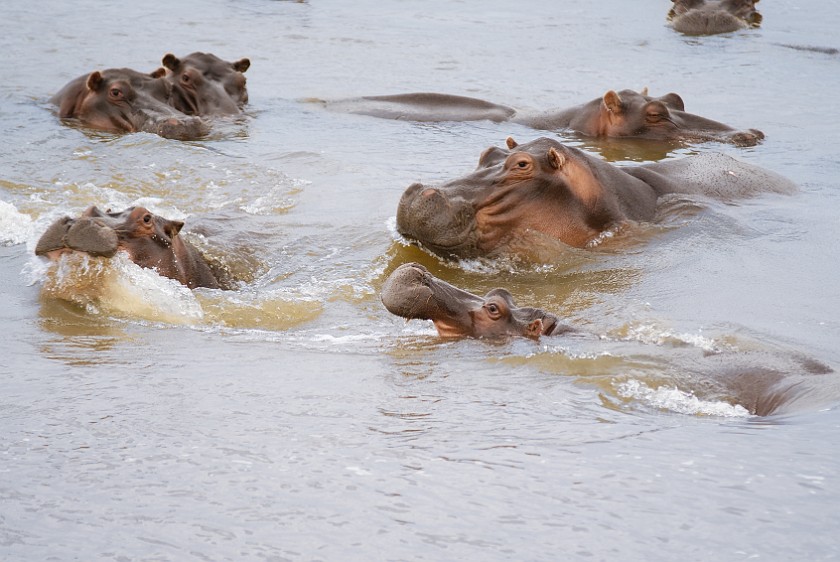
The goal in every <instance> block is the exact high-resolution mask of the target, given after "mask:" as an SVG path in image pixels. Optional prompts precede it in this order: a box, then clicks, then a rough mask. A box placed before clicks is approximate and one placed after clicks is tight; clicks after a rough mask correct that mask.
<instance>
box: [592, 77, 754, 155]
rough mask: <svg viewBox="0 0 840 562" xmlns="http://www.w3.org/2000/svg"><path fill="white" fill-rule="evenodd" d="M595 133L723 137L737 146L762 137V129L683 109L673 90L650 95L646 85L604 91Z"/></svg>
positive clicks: (667, 137)
mask: <svg viewBox="0 0 840 562" xmlns="http://www.w3.org/2000/svg"><path fill="white" fill-rule="evenodd" d="M598 134H599V136H606V137H634V138H640V139H652V140H678V141H690V142H703V141H724V142H732V143H733V144H736V145H739V146H753V145H755V144H757V143H758V141H760V140H761V139H763V138H764V133H762V132H761V131H758V130H756V129H749V130H746V131H737V130H735V129H733V128H732V127H730V126H729V125H726V124H724V123H719V122H718V121H713V120H711V119H706V118H705V117H701V116H699V115H694V114H692V113H687V112H686V111H685V103H683V100H682V98H681V97H680V96H679V95H677V94H675V93H670V94H666V95H664V96H661V97H658V98H654V97H650V96H648V95H647V89H645V90H643V91H642V92H641V93H640V92H635V91H633V90H622V91H621V92H615V91H613V90H610V91H608V92H607V93H605V94H604V96H603V97H602V99H601V104H600V115H599V123H598Z"/></svg>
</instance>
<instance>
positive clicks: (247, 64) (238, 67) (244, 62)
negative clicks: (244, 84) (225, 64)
mask: <svg viewBox="0 0 840 562" xmlns="http://www.w3.org/2000/svg"><path fill="white" fill-rule="evenodd" d="M249 68H251V59H248V58H244V59H239V60H238V61H236V62H235V63H233V69H234V70H235V71H237V72H245V71H246V70H248V69H249Z"/></svg>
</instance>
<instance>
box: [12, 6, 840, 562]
mask: <svg viewBox="0 0 840 562" xmlns="http://www.w3.org/2000/svg"><path fill="white" fill-rule="evenodd" d="M662 4H663V3H660V2H620V1H617V0H610V1H608V2H602V3H597V5H596V3H593V2H586V1H578V2H554V3H550V2H526V3H520V4H511V3H509V2H508V3H505V2H495V1H494V2H482V3H472V2H457V1H456V2H451V1H450V2H414V1H400V2H397V1H394V2H370V1H368V0H362V1H359V2H353V3H346V2H335V1H319V0H313V1H311V2H309V3H296V2H273V1H268V0H247V1H245V2H235V3H234V2H223V1H217V2H195V1H189V2H178V3H174V4H165V5H164V4H160V5H156V4H149V3H136V4H134V5H127V4H125V3H116V2H96V3H93V2H91V3H86V2H81V3H80V2H75V3H72V4H71V3H59V2H47V3H41V4H39V5H38V6H37V7H36V6H34V5H29V4H26V3H20V4H15V5H10V6H5V7H4V10H3V12H4V14H3V17H2V18H0V49H2V51H3V52H4V53H5V56H4V57H3V59H2V62H0V68H2V70H3V73H2V75H3V81H2V85H0V125H2V130H3V131H4V138H5V142H4V149H3V150H2V151H0V241H2V247H0V283H2V286H3V287H4V291H3V294H4V306H3V308H2V316H0V318H2V322H3V327H4V330H3V333H4V334H5V337H3V338H2V341H0V358H2V359H1V361H2V363H0V365H2V367H0V380H2V382H3V388H4V392H3V396H2V399H0V430H2V431H0V435H2V437H0V474H1V475H2V478H0V498H2V503H0V558H3V559H9V560H46V559H56V560H74V559H79V560H99V559H103V560H187V559H199V560H200V559H206V560H463V559H484V560H558V559H569V560H652V559H662V560H673V559H688V560H710V559H719V560H742V559H743V560H746V559H760V560H833V559H836V558H838V557H840V543H838V541H837V539H836V537H835V535H836V529H837V527H838V525H840V508H838V507H837V506H838V499H840V498H838V493H837V485H836V484H837V483H836V479H837V474H838V470H840V457H838V454H837V448H836V443H837V442H838V426H840V417H839V416H838V410H837V404H838V403H840V376H838V374H837V373H834V372H832V373H827V374H819V373H821V372H822V371H823V370H824V369H822V367H821V366H822V365H824V366H828V367H833V368H835V369H837V367H838V366H840V354H838V350H837V349H838V348H837V343H838V341H840V322H838V320H837V318H838V316H840V299H838V290H837V287H836V286H837V280H838V265H837V264H838V261H840V260H838V258H840V252H838V249H837V244H836V243H835V241H836V240H837V238H838V234H840V218H838V211H837V209H838V208H840V195H838V193H840V192H838V179H837V178H838V177H840V157H838V151H837V146H838V142H840V134H838V132H837V118H836V116H837V115H838V113H840V111H838V110H840V107H838V98H837V95H836V92H837V91H838V86H840V57H838V56H837V55H835V54H831V52H821V51H809V50H801V49H791V48H789V47H785V46H784V45H806V46H814V47H821V48H832V47H833V48H837V47H840V44H838V42H837V36H836V29H837V28H838V26H839V25H840V2H837V1H836V0H833V1H827V2H823V3H821V5H820V12H819V13H816V14H815V13H814V8H813V7H812V6H811V5H810V4H809V3H804V2H767V5H766V6H765V5H764V2H762V4H761V5H760V7H761V10H762V13H763V15H764V24H763V27H762V28H761V29H759V30H750V31H745V32H741V33H735V34H731V35H726V36H720V37H709V38H685V37H682V36H680V35H678V34H676V33H674V32H673V31H672V30H670V29H668V28H667V27H666V26H665V13H666V12H667V7H668V6H667V4H668V3H667V2H665V3H664V4H666V5H662ZM196 50H204V51H211V52H214V53H216V54H217V55H219V56H222V57H223V58H226V59H236V58H240V57H243V56H247V57H250V58H251V61H252V66H251V68H250V69H249V70H248V72H247V76H248V85H249V91H250V94H251V95H250V97H251V103H250V108H249V111H248V115H247V116H246V117H245V118H244V119H242V120H238V121H232V122H227V123H219V124H217V126H216V129H215V130H214V132H213V134H212V135H211V137H210V138H209V139H207V140H203V141H200V142H179V141H173V140H167V139H162V138H159V137H156V136H153V135H148V134H133V135H122V136H119V135H109V134H96V133H90V132H85V131H81V130H78V129H74V128H71V127H67V126H65V125H62V124H61V123H60V122H59V121H58V120H57V119H56V117H55V116H54V115H53V114H52V113H51V112H50V111H49V107H48V105H47V104H46V100H47V99H48V98H49V96H50V95H51V94H52V93H54V92H55V91H56V90H57V89H59V88H60V87H61V86H62V85H63V84H64V83H66V82H67V81H68V80H70V79H72V78H74V77H76V76H78V75H80V74H82V73H84V72H87V71H89V70H92V69H95V68H106V67H116V66H128V67H133V68H136V69H138V70H145V69H148V70H152V69H153V68H155V67H156V66H158V64H159V61H160V59H161V57H162V56H163V55H164V54H165V53H166V52H170V51H171V52H174V53H176V54H179V55H184V54H187V53H189V52H192V51H196ZM644 86H648V87H649V88H650V91H651V93H652V94H653V95H661V94H663V93H666V92H668V91H676V92H678V93H679V94H680V95H682V97H683V98H684V99H685V102H686V108H687V109H688V110H689V111H692V112H695V113H698V114H701V115H704V116H707V117H710V118H713V119H717V120H720V121H723V122H726V123H729V124H732V125H734V126H737V127H742V128H747V127H755V128H759V129H761V130H763V131H764V132H765V133H766V134H767V139H766V141H765V142H764V143H762V144H761V145H759V146H757V147H754V148H747V149H739V148H735V147H730V146H721V145H715V144H706V145H699V146H696V147H693V148H690V149H689V148H684V147H683V148H678V147H674V148H673V149H670V150H669V149H667V148H666V149H663V148H662V147H659V146H652V145H645V144H641V145H640V144H632V143H627V142H592V141H582V140H580V139H577V138H574V137H572V136H568V135H563V136H561V138H563V139H564V140H566V141H568V142H570V143H574V144H576V145H578V146H582V147H583V148H585V149H587V150H590V151H592V152H594V153H598V154H601V155H602V156H604V157H605V158H607V159H608V160H612V161H616V162H618V163H619V164H620V163H621V162H629V161H646V160H653V159H660V158H663V157H674V156H680V155H684V154H688V153H690V152H692V151H711V150H720V151H723V152H726V153H728V154H731V155H733V156H735V157H737V158H740V159H743V160H745V161H748V162H751V163H754V164H757V165H760V166H764V167H766V168H770V169H772V170H775V171H777V172H779V173H782V174H784V175H786V176H788V177H790V178H791V179H793V180H794V181H795V182H796V183H797V184H798V185H799V186H800V187H801V193H799V194H797V195H794V196H791V197H786V196H778V195H773V196H770V195H768V196H765V197H759V198H757V199H753V200H749V201H745V202H739V203H738V204H736V205H729V204H722V203H718V202H714V201H703V200H696V199H694V200H691V199H675V200H671V201H669V202H668V203H667V204H666V205H664V206H663V209H662V211H661V220H660V221H659V222H658V223H657V224H655V225H647V226H642V227H640V228H639V229H638V230H636V231H633V232H630V233H622V235H620V236H619V237H618V239H616V240H610V241H607V243H605V244H603V245H601V246H599V247H598V248H595V249H593V250H585V251H582V250H569V249H566V248H558V247H555V246H551V245H548V246H546V247H544V248H540V251H539V252H537V256H536V261H535V263H525V262H521V261H497V262H488V261H470V262H457V263H456V262H443V261H441V260H439V259H438V258H435V257H432V256H430V255H428V254H426V253H424V252H422V251H421V250H419V249H417V248H415V247H411V246H407V245H405V244H404V243H403V241H401V240H400V239H399V237H398V236H396V234H395V233H394V228H393V217H394V214H395V211H396V205H397V202H398V201H399V197H400V195H401V193H402V190H403V189H404V188H405V187H406V186H408V185H409V184H410V183H412V182H414V181H418V180H422V181H424V182H435V181H443V180H445V179H449V178H452V177H454V176H457V175H461V174H463V173H466V172H467V171H469V170H471V169H472V168H473V167H474V165H475V162H476V161H477V159H478V156H479V154H480V153H481V151H482V150H483V149H484V148H486V147H488V146H490V145H502V144H503V143H504V139H505V138H506V137H507V136H508V135H513V136H514V137H515V138H516V139H517V140H520V141H521V142H524V141H527V140H531V139H533V138H536V137H537V136H539V134H540V133H536V132H534V131H531V130H529V129H527V128H524V127H521V126H517V125H510V124H493V123H487V122H475V123H461V124H458V123H439V124H417V123H410V122H399V121H384V120H377V119H373V118H369V117H364V116H353V115H344V114H340V113H334V112H328V111H325V110H323V109H322V108H321V106H320V105H319V104H317V103H312V102H309V101H306V100H311V99H313V98H317V99H339V98H345V97H352V96H358V95H366V94H387V93H399V92H410V91H438V92H447V93H453V94H462V95H470V96H475V97H481V98H484V99H488V100H491V101H495V102H498V103H504V104H507V105H511V106H514V107H518V108H535V109H542V108H550V107H562V106H568V105H573V104H576V103H580V102H583V101H586V100H589V99H592V98H594V97H595V96H598V95H601V94H602V93H603V92H604V91H606V90H608V89H622V88H636V89H640V88H642V87H644ZM90 204H96V205H99V206H100V207H103V208H104V207H112V208H124V207H126V206H129V205H132V204H142V205H145V206H148V207H149V208H151V209H152V210H153V211H154V212H156V213H158V214H161V215H164V216H167V217H170V218H181V219H183V220H185V221H186V224H187V226H186V228H185V230H188V231H190V235H191V239H192V240H193V241H194V242H195V243H196V244H198V245H199V246H200V247H202V248H203V249H205V250H206V251H207V252H208V253H209V254H210V255H211V256H213V257H214V258H215V259H218V260H221V261H222V262H223V263H225V264H226V266H227V267H228V268H229V270H230V271H231V272H232V273H233V274H234V275H235V276H236V277H237V278H238V279H240V280H241V282H242V288H241V289H239V290H236V291H231V292H220V291H210V290H199V291H195V292H190V291H188V290H186V289H183V288H182V287H180V286H178V285H176V284H174V283H170V282H169V281H167V280H163V279H161V278H159V277H157V276H156V275H154V274H153V273H151V272H148V271H145V270H141V269H139V268H137V267H136V266H134V265H133V264H131V263H127V262H126V261H124V260H120V259H117V260H112V261H110V262H109V261H103V260H79V261H78V262H75V263H66V264H64V266H63V269H60V270H59V269H48V268H46V267H45V265H44V264H43V263H41V262H40V261H39V260H38V259H36V258H35V257H34V256H33V255H32V250H33V248H34V245H35V241H36V240H37V238H38V235H39V234H40V233H41V232H43V230H44V229H46V227H47V225H48V224H49V223H50V222H51V221H52V220H54V219H55V218H57V217H59V216H62V215H64V214H75V213H78V212H79V211H81V210H82V209H84V208H85V207H87V206H88V205H90ZM406 261H419V262H421V263H423V264H424V265H425V266H426V267H428V268H429V269H430V270H431V271H432V272H433V273H435V274H436V275H438V276H440V277H442V278H444V279H446V280H447V281H449V282H451V283H454V284H456V285H458V286H460V287H463V288H465V289H468V290H470V291H472V292H475V293H483V292H486V291H487V290H489V289H491V288H493V287H496V286H504V287H507V288H508V289H509V290H510V291H511V292H512V293H513V294H514V295H515V296H516V297H517V300H518V302H519V303H520V304H523V305H539V306H542V307H544V308H547V309H550V310H552V311H555V312H557V313H559V314H560V315H561V316H563V317H565V318H566V320H567V321H568V322H569V323H572V324H574V325H576V326H578V327H579V328H581V330H582V331H583V332H585V335H583V336H572V337H565V338H553V339H552V338H544V339H543V340H542V341H540V342H532V341H526V340H516V341H510V342H503V343H488V342H483V341H475V340H463V341H446V340H441V339H439V338H438V337H437V336H436V334H435V332H434V329H433V328H432V326H431V324H427V323H424V322H419V321H418V322H410V323H406V322H404V321H403V320H401V319H398V318H395V317H392V316H390V315H389V314H388V313H387V312H386V311H385V310H384V308H383V307H382V306H381V304H380V303H379V300H378V295H377V293H378V290H379V288H380V286H381V284H382V282H383V280H384V278H385V276H386V275H387V274H388V273H389V272H390V271H391V270H392V269H393V268H395V267H397V266H398V265H400V264H401V263H404V262H406ZM756 401H758V402H761V401H764V403H765V404H769V406H768V407H770V408H772V409H773V410H774V412H775V413H774V414H773V415H771V416H766V417H757V416H751V415H750V414H749V413H748V409H749V408H751V407H752V406H754V405H755V404H756Z"/></svg>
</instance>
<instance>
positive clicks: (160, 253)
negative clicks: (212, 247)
mask: <svg viewBox="0 0 840 562" xmlns="http://www.w3.org/2000/svg"><path fill="white" fill-rule="evenodd" d="M183 226H184V223H183V222H181V221H175V220H168V219H165V218H162V217H159V216H157V215H155V214H153V213H151V212H150V211H149V210H148V209H145V208H143V207H129V208H128V209H126V210H124V211H121V212H118V213H111V212H104V213H103V212H102V211H100V210H99V209H98V208H97V207H89V208H88V209H87V210H86V211H85V212H83V213H82V215H81V216H80V217H79V218H77V219H72V218H70V217H64V218H62V219H59V220H57V221H55V222H54V223H53V224H52V225H51V226H50V227H49V228H48V229H47V231H46V232H45V233H44V234H43V235H42V236H41V238H40V239H39V240H38V244H37V246H36V247H35V253H36V254H37V255H39V256H45V257H48V258H50V259H58V258H59V257H60V256H61V254H63V253H65V252H83V253H86V254H89V255H91V256H103V257H112V256H113V255H114V254H116V253H117V251H120V250H121V251H124V252H126V253H128V256H129V257H130V259H131V261H133V262H134V263H136V264H137V265H139V266H140V267H145V268H150V269H154V270H156V271H157V272H158V273H159V274H161V275H164V276H166V277H169V278H171V279H175V280H176V281H180V282H181V283H182V284H184V285H186V286H187V287H189V288H191V289H192V288H195V287H210V288H218V287H219V283H218V282H217V280H216V278H215V276H214V275H213V273H212V272H211V271H210V268H209V266H208V265H207V263H206V262H205V261H204V259H203V258H202V256H201V254H200V253H199V252H198V250H196V249H195V248H194V247H193V246H192V245H190V243H189V242H187V241H186V240H184V239H183V238H182V237H181V236H179V232H180V231H181V228H182V227H183Z"/></svg>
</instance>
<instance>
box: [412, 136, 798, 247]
mask: <svg viewBox="0 0 840 562" xmlns="http://www.w3.org/2000/svg"><path fill="white" fill-rule="evenodd" d="M794 191H796V186H795V185H794V184H793V183H792V182H791V181H790V180H788V179H786V178H784V177H782V176H780V175H778V174H776V173H774V172H771V171H769V170H764V169H762V168H759V167H757V166H753V165H750V164H746V163H744V162H740V161H738V160H735V159H733V158H731V157H729V156H726V155H724V154H718V153H703V154H698V155H696V156H688V157H685V158H680V159H674V160H666V161H663V162H657V163H653V164H646V165H642V166H621V167H618V166H614V165H612V164H609V163H607V162H604V161H603V160H600V159H598V158H596V157H594V156H591V155H589V154H587V153H585V152H583V151H581V150H579V149H577V148H574V147H570V146H566V145H563V144H561V143H560V142H558V141H556V140H554V139H549V138H540V139H537V140H535V141H532V142H530V143H527V144H523V145H519V144H517V143H516V141H514V140H513V139H512V138H508V140H507V148H499V147H491V148H488V149H487V150H485V151H484V152H483V153H482V155H481V157H480V158H479V162H478V167H477V168H476V170H475V171H474V172H472V173H470V174H468V175H466V176H463V177H461V178H458V179H455V180H452V181H449V182H446V183H444V184H443V185H440V186H437V187H431V186H426V185H423V184H421V183H416V184H413V185H411V186H410V187H408V189H407V190H406V191H405V193H403V196H402V198H401V199H400V202H399V206H398V208H397V230H398V231H399V232H400V234H402V235H403V236H405V237H407V238H410V239H413V240H415V241H418V242H420V243H421V244H422V245H423V246H424V247H426V248H428V249H429V250H431V251H433V252H435V253H437V254H440V255H443V256H454V257H462V258H472V257H480V256H486V255H495V254H499V253H502V252H504V251H505V250H508V249H509V244H510V243H511V242H514V241H521V240H522V239H527V238H528V236H526V235H528V234H529V233H541V234H542V235H544V236H548V237H550V238H553V239H556V240H559V241H561V242H564V243H565V244H568V245H570V246H575V247H586V246H587V244H589V243H590V242H591V241H593V240H594V239H596V238H598V236H599V235H601V234H602V233H603V232H604V231H607V230H610V229H612V228H614V227H616V226H618V225H620V224H622V223H624V222H628V221H649V220H651V219H652V218H653V217H654V214H655V212H656V208H657V200H658V198H659V197H660V196H662V195H665V194H668V193H684V194H699V195H704V196H709V197H715V198H719V199H723V200H732V199H736V198H742V197H748V196H751V195H757V194H759V193H764V192H776V193H793V192H794Z"/></svg>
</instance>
